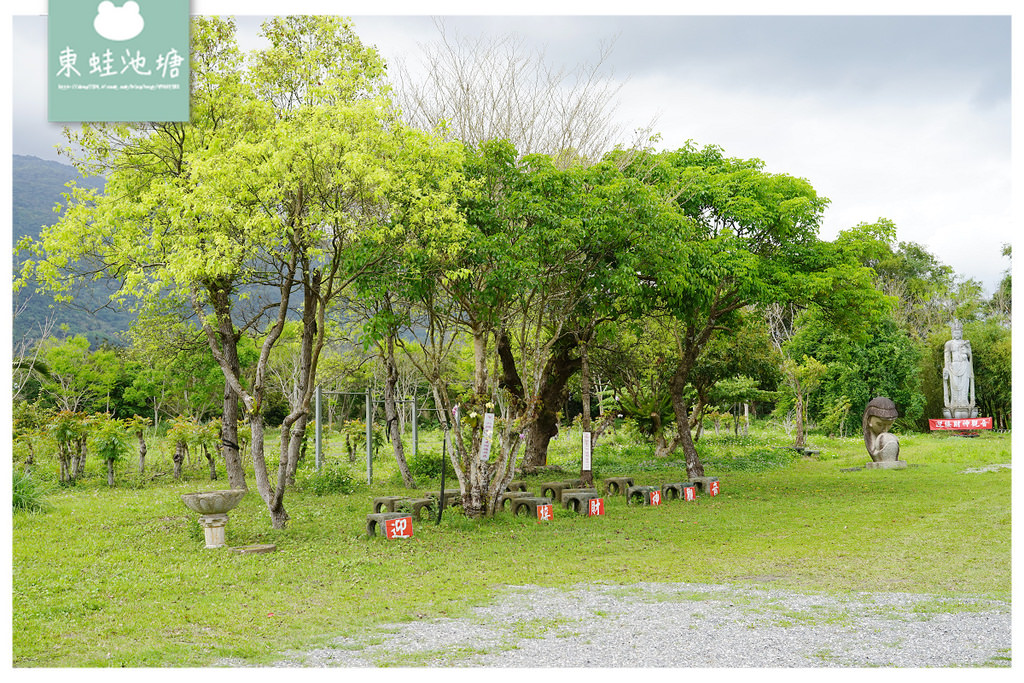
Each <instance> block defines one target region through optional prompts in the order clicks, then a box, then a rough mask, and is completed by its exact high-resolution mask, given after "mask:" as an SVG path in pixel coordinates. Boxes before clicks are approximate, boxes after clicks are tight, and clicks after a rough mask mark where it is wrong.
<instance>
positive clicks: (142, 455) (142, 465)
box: [135, 429, 146, 477]
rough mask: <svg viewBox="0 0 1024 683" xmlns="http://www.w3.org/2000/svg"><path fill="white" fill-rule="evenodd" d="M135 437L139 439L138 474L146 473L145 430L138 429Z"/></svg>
mask: <svg viewBox="0 0 1024 683" xmlns="http://www.w3.org/2000/svg"><path fill="white" fill-rule="evenodd" d="M135 437H136V438H137V439H138V440H139V476H140V477H141V476H143V475H145V474H146V432H144V431H143V430H141V429H140V430H139V431H137V432H135Z"/></svg>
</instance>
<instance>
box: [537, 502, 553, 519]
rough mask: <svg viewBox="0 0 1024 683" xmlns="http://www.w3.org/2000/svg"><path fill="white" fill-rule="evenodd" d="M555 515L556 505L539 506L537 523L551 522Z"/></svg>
mask: <svg viewBox="0 0 1024 683" xmlns="http://www.w3.org/2000/svg"><path fill="white" fill-rule="evenodd" d="M554 515H555V506H554V505H538V506H537V521H538V522H550V521H551V518H552V517H554Z"/></svg>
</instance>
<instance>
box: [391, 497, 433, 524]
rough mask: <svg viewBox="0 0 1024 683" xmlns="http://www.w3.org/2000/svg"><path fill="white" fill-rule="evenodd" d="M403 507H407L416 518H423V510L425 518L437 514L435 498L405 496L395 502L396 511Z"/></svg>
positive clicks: (431, 517) (430, 517)
mask: <svg viewBox="0 0 1024 683" xmlns="http://www.w3.org/2000/svg"><path fill="white" fill-rule="evenodd" d="M403 508H408V510H409V512H411V513H412V515H413V517H415V518H416V519H417V520H422V519H423V512H424V511H426V513H427V519H434V518H435V517H436V516H437V498H406V499H404V500H400V501H398V502H397V503H395V511H396V512H398V511H401V510H402V509H403Z"/></svg>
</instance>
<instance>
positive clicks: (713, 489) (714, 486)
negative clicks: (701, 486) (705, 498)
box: [708, 481, 718, 496]
mask: <svg viewBox="0 0 1024 683" xmlns="http://www.w3.org/2000/svg"><path fill="white" fill-rule="evenodd" d="M708 493H710V494H711V495H712V496H717V495H718V482H717V481H713V482H711V483H709V484H708Z"/></svg>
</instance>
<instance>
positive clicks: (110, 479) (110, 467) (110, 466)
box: [107, 460, 114, 488]
mask: <svg viewBox="0 0 1024 683" xmlns="http://www.w3.org/2000/svg"><path fill="white" fill-rule="evenodd" d="M107 486H109V487H111V488H113V486H114V461H113V460H107Z"/></svg>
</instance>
